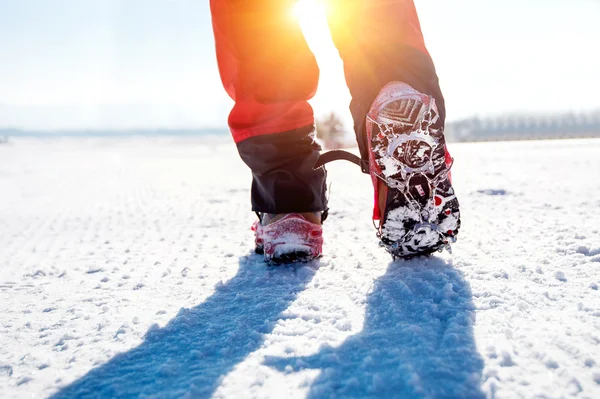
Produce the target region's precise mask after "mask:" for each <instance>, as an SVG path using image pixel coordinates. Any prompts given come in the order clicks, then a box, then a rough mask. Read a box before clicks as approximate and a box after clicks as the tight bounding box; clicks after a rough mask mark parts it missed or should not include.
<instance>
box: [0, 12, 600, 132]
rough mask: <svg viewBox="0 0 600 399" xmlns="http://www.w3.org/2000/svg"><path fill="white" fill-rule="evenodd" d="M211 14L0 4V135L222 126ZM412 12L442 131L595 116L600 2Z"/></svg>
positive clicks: (316, 45)
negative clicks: (442, 104)
mask: <svg viewBox="0 0 600 399" xmlns="http://www.w3.org/2000/svg"><path fill="white" fill-rule="evenodd" d="M223 1H224V0H223ZM248 1H250V0H248ZM208 3H209V1H208V0H102V1H94V0H52V1H48V0H19V1H14V0H0V54H1V55H0V127H6V126H13V127H21V128H30V129H60V128H134V127H175V128H178V127H179V128H190V127H216V126H224V125H225V123H226V118H227V114H228V112H229V109H230V107H231V101H230V100H229V99H228V97H227V96H226V94H225V92H224V91H223V89H222V87H221V83H220V80H219V76H218V72H217V66H216V60H215V57H214V45H213V38H212V28H211V23H210V12H209V6H208ZM416 4H417V8H418V10H419V13H420V19H421V24H422V26H423V30H424V34H425V39H426V43H427V45H428V47H429V49H430V52H431V54H432V56H433V58H434V61H435V63H436V66H437V69H438V73H439V75H440V79H441V84H442V89H443V91H444V93H445V96H446V99H447V103H448V117H449V119H450V120H453V119H454V120H456V119H460V118H463V117H468V116H472V115H488V114H499V113H507V112H528V111H537V112H544V111H548V112H552V111H562V110H575V111H578V110H589V109H594V108H600V100H599V96H598V91H599V90H600V77H599V71H600V52H599V51H598V46H599V44H598V43H600V24H599V23H598V21H599V20H600V1H598V0H569V1H566V0H502V1H500V0H453V1H448V0H416ZM304 12H305V13H307V15H308V18H305V19H304V28H305V33H306V34H307V36H309V39H311V38H312V36H314V35H316V36H317V40H314V39H313V40H311V41H310V42H311V45H312V47H313V49H314V51H315V52H316V53H317V56H318V58H319V61H320V65H321V69H322V72H321V84H320V88H319V93H318V95H317V97H316V98H315V100H314V101H313V105H314V106H315V109H316V112H317V113H318V114H320V113H325V112H327V111H329V110H330V109H334V110H338V111H340V112H341V111H345V109H346V107H347V102H348V100H349V97H348V93H347V90H346V89H345V86H344V81H343V76H342V71H341V63H340V61H339V58H337V54H336V52H335V50H334V48H333V46H332V45H331V43H330V42H328V41H327V40H326V39H327V37H326V33H323V32H324V29H322V25H321V28H319V27H318V26H319V23H321V24H323V23H324V21H323V19H322V17H319V15H318V14H316V15H315V14H314V13H313V12H312V11H306V10H305V11H304ZM367 26H369V27H372V26H373V23H372V22H370V23H369V24H367Z"/></svg>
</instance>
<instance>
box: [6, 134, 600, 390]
mask: <svg viewBox="0 0 600 399" xmlns="http://www.w3.org/2000/svg"><path fill="white" fill-rule="evenodd" d="M450 150H451V152H452V155H453V156H454V157H455V159H456V162H455V165H454V168H453V180H454V184H455V189H456V192H457V195H458V198H459V200H460V201H461V206H462V208H461V210H462V216H463V225H462V228H461V231H460V234H459V240H458V242H457V243H456V244H454V245H453V252H454V255H452V256H451V255H449V254H447V253H444V254H436V255H434V256H433V257H430V258H416V259H412V260H409V261H403V260H400V261H396V262H391V259H390V257H389V255H388V254H387V253H386V252H385V251H384V250H383V249H382V248H379V247H378V245H377V238H376V237H375V232H374V230H373V228H372V226H371V221H370V211H371V209H372V208H371V206H372V203H371V200H372V191H371V187H370V184H371V183H370V178H369V177H368V176H366V175H361V174H359V171H358V169H357V168H356V167H355V166H353V165H350V164H344V163H336V164H332V165H331V166H330V167H329V171H330V173H329V176H330V181H331V182H332V190H331V203H330V206H331V214H330V218H329V219H328V220H327V221H326V223H325V226H324V238H325V245H324V252H325V255H324V257H323V258H322V259H320V260H318V261H315V262H312V263H310V264H307V265H304V266H302V265H292V266H282V267H268V266H266V265H265V264H264V263H263V262H262V258H261V257H260V256H259V255H255V254H253V252H252V243H253V240H252V233H251V231H250V229H249V227H250V225H251V224H252V222H253V220H254V216H253V214H252V213H251V212H250V209H249V182H250V174H249V172H248V170H247V169H246V167H245V166H244V165H243V164H242V162H241V161H240V160H239V159H238V156H237V154H236V151H235V147H234V145H233V144H232V143H230V142H228V141H227V142H223V141H221V140H220V139H213V140H208V139H200V138H198V139H184V138H178V139H166V138H154V139H147V138H130V139H53V140H13V142H12V144H8V145H2V146H0V392H2V393H1V396H2V397H3V398H22V397H33V396H35V397H51V398H56V399H58V398H85V397H90V398H113V397H147V398H150V397H152V398H169V397H173V398H175V397H178V398H179V397H184V398H186V397H187V398H207V397H216V398H224V397H227V398H239V397H272V398H281V397H288V398H306V397H308V398H329V397H369V398H372V397H384V398H388V397H399V398H486V397H487V398H520V397H523V398H525V397H527V398H529V397H538V398H564V397H577V398H598V397H600V366H599V362H600V349H599V344H600V291H599V290H598V285H599V284H600V273H599V271H600V212H598V210H599V209H600V183H599V180H598V176H599V175H600V156H599V155H600V141H599V140H580V141H577V140H574V141H556V142H513V143H478V144H454V145H451V147H450Z"/></svg>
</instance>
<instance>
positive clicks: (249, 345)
mask: <svg viewBox="0 0 600 399" xmlns="http://www.w3.org/2000/svg"><path fill="white" fill-rule="evenodd" d="M318 267H319V262H318V261H317V262H312V263H309V264H308V265H306V266H301V267H294V266H289V267H279V268H268V267H266V266H265V265H264V263H263V261H262V257H260V256H256V255H250V256H246V257H243V258H241V259H240V267H239V270H238V273H237V274H236V276H235V277H233V278H232V279H231V280H229V281H228V282H227V283H225V284H221V285H218V286H217V289H216V291H215V293H214V294H213V295H212V296H210V297H209V298H207V299H206V301H204V302H203V303H202V304H200V305H198V306H196V307H194V308H192V309H185V310H182V311H180V312H179V314H178V315H177V317H175V318H174V319H173V320H171V321H170V322H169V324H167V325H166V326H165V327H164V328H153V329H150V330H149V331H148V333H147V334H146V337H145V341H144V342H143V343H142V344H141V345H140V346H138V347H136V348H133V349H131V350H130V351H128V352H125V353H122V354H119V355H117V356H115V357H114V358H112V359H111V360H110V361H108V362H107V363H106V364H104V365H102V366H100V367H98V368H96V369H93V370H91V371H90V372H88V373H87V374H86V375H84V376H83V377H81V378H80V379H79V380H77V381H75V382H73V383H72V384H71V385H68V386H67V387H65V388H63V389H61V390H60V391H59V392H57V393H56V394H55V395H53V396H52V397H51V398H53V399H59V398H124V397H127V398H129V397H160V398H167V397H177V398H178V397H182V396H186V395H187V396H189V397H193V398H208V397H210V396H211V395H212V394H213V393H214V391H215V389H216V388H217V387H218V386H219V384H220V378H221V376H224V375H226V374H227V373H228V372H229V371H231V370H232V369H233V368H234V367H235V365H236V364H238V363H240V362H241V361H243V360H244V359H245V358H246V356H247V355H249V354H250V353H252V352H254V351H255V350H257V349H259V348H260V346H261V345H262V343H263V337H264V335H265V334H268V333H270V332H271V331H272V329H273V328H274V326H275V323H276V321H277V320H278V319H279V317H280V314H281V313H282V312H283V311H284V310H286V309H287V308H288V306H289V305H290V303H291V302H293V301H294V299H295V298H296V297H297V295H298V294H299V293H300V292H302V290H304V288H305V286H306V284H308V283H309V282H310V281H311V280H312V278H313V276H314V275H315V273H316V271H317V270H318Z"/></svg>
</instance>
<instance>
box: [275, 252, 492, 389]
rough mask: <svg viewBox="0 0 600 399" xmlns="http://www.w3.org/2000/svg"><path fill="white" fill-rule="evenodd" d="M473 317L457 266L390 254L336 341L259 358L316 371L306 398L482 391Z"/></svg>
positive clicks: (292, 368)
mask: <svg viewBox="0 0 600 399" xmlns="http://www.w3.org/2000/svg"><path fill="white" fill-rule="evenodd" d="M474 320H475V308H474V305H473V302H472V298H471V289H470V286H469V284H468V283H467V282H466V281H465V280H464V278H463V276H462V273H461V272H460V271H458V270H456V269H454V268H453V267H452V265H450V264H448V263H447V262H445V261H444V260H442V259H439V258H436V257H431V258H416V259H412V260H407V261H397V262H394V263H391V264H390V265H389V267H388V269H387V272H386V274H385V275H383V276H382V277H380V278H378V279H377V280H376V281H375V283H374V286H373V289H372V291H371V292H370V293H369V295H368V298H367V306H366V315H365V321H364V325H363V330H362V331H361V332H360V333H358V334H356V335H354V336H351V337H350V338H348V339H347V340H346V341H345V342H344V343H343V344H342V345H341V346H340V347H338V348H332V347H329V346H326V347H324V348H322V349H321V351H320V352H319V353H317V354H315V355H312V356H307V357H291V358H289V357H284V358H266V359H265V364H267V365H269V366H272V367H275V368H277V369H279V370H280V371H283V372H287V373H293V372H295V371H298V370H302V369H319V370H321V374H320V375H319V376H318V377H317V378H316V379H315V381H314V382H313V384H312V386H311V389H310V392H309V394H308V398H331V397H340V398H343V397H352V398H364V397H369V398H375V397H379V398H485V395H484V394H483V392H482V391H481V374H482V369H483V360H482V358H481V356H480V355H479V353H478V352H477V348H476V346H475V342H474V337H473V323H474Z"/></svg>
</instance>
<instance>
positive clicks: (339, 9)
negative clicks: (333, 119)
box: [328, 0, 446, 159]
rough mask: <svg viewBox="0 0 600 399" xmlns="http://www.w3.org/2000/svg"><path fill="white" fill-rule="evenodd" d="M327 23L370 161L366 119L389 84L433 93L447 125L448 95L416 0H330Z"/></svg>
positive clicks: (363, 149)
mask: <svg viewBox="0 0 600 399" xmlns="http://www.w3.org/2000/svg"><path fill="white" fill-rule="evenodd" d="M328 22H329V27H330V29H331V35H332V37H333V40H334V42H335V45H336V46H337V48H338V50H339V52H340V56H341V58H342V60H343V62H344V73H345V76H346V83H347V84H348V88H349V89H350V94H351V95H352V102H351V104H350V110H351V111H352V116H353V118H354V128H355V131H356V136H357V140H358V144H359V147H360V150H361V155H362V158H363V159H368V155H367V146H366V142H365V139H366V134H365V130H364V125H365V117H366V115H367V112H368V111H369V108H370V107H371V104H372V102H373V100H374V99H375V97H376V96H377V94H378V93H379V91H380V90H381V89H382V88H383V86H385V85H386V84H387V83H388V82H391V81H401V82H405V83H408V84H409V85H411V86H412V87H414V88H415V89H417V90H418V91H420V92H422V93H425V94H429V95H431V96H433V97H434V98H435V100H436V103H437V106H438V110H439V112H440V123H441V124H442V125H443V123H444V119H445V114H446V112H445V107H444V98H443V96H442V93H441V90H440V87H439V82H438V77H437V73H436V71H435V67H434V65H433V61H432V60H431V57H430V55H429V52H428V51H427V49H426V47H425V42H424V40H423V34H422V32H421V25H420V23H419V18H418V16H417V11H416V8H415V5H414V2H413V0H330V7H329V15H328Z"/></svg>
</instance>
